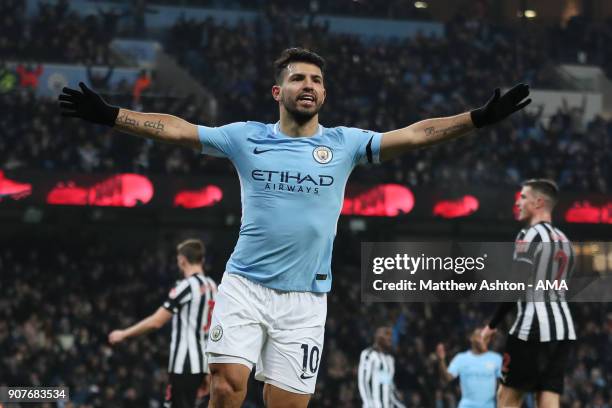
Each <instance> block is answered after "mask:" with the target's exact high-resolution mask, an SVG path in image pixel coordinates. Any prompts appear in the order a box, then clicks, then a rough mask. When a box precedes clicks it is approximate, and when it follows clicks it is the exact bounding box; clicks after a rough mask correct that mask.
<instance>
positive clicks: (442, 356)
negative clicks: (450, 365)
mask: <svg viewBox="0 0 612 408" xmlns="http://www.w3.org/2000/svg"><path fill="white" fill-rule="evenodd" d="M436 355H437V356H438V358H439V359H440V360H444V359H445V358H446V349H445V348H444V344H442V343H438V345H437V346H436Z"/></svg>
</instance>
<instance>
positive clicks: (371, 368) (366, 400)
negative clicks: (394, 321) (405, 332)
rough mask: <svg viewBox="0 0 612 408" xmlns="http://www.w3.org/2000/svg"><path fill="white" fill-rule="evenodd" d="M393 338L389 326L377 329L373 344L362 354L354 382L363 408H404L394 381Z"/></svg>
mask: <svg viewBox="0 0 612 408" xmlns="http://www.w3.org/2000/svg"><path fill="white" fill-rule="evenodd" d="M392 335H393V331H392V329H391V327H390V326H381V327H379V328H377V329H376V332H375V334H374V344H373V345H372V346H370V347H368V348H367V349H365V350H363V351H362V352H361V357H360V358H359V371H358V374H357V381H358V386H359V395H360V396H361V401H362V402H363V405H362V406H363V408H393V407H398V408H404V404H402V402H401V401H400V399H399V397H398V395H396V392H397V390H396V388H395V383H394V381H393V377H394V376H395V359H394V358H393V356H392V355H391V351H392V347H393V342H392Z"/></svg>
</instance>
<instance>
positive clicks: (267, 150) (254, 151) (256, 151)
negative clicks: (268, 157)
mask: <svg viewBox="0 0 612 408" xmlns="http://www.w3.org/2000/svg"><path fill="white" fill-rule="evenodd" d="M270 150H274V149H264V150H257V148H255V149H253V153H255V154H262V153H265V152H269V151H270Z"/></svg>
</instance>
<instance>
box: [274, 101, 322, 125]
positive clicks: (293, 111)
mask: <svg viewBox="0 0 612 408" xmlns="http://www.w3.org/2000/svg"><path fill="white" fill-rule="evenodd" d="M281 103H282V104H283V106H284V107H285V110H286V111H287V112H288V113H289V115H291V117H292V118H293V120H294V121H295V122H296V123H298V124H300V125H302V124H304V123H306V122H308V121H309V120H310V119H312V118H313V117H314V116H315V115H316V114H318V113H319V111H320V110H321V107H322V106H323V104H322V103H320V102H319V99H318V98H317V100H316V101H315V105H314V106H313V107H312V108H310V109H304V108H300V107H299V106H298V101H297V100H289V99H288V98H282V99H281Z"/></svg>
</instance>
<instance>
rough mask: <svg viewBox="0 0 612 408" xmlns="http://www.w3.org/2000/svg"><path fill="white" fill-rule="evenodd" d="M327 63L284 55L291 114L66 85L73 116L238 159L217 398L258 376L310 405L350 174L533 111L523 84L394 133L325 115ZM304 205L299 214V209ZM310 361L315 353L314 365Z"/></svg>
mask: <svg viewBox="0 0 612 408" xmlns="http://www.w3.org/2000/svg"><path fill="white" fill-rule="evenodd" d="M324 68H325V61H324V60H323V58H321V57H320V56H319V55H317V54H316V53H314V52H312V51H309V50H306V49H303V48H290V49H286V50H284V51H283V52H282V53H281V55H280V56H279V58H278V59H277V60H276V61H275V83H274V85H273V86H272V89H271V93H272V97H273V98H274V100H275V101H276V102H277V104H278V109H279V121H278V122H277V123H270V124H263V123H259V122H235V123H231V124H228V125H224V126H220V127H207V126H197V125H194V124H191V123H189V122H187V121H185V120H183V119H180V118H178V117H176V116H172V115H164V114H156V113H141V112H136V111H133V110H127V109H122V108H119V107H117V106H111V105H108V104H107V103H106V102H105V101H104V100H103V99H102V98H101V97H100V96H99V95H98V94H97V93H95V92H94V91H92V90H90V89H89V88H88V87H87V86H85V84H83V83H80V84H79V86H80V87H81V91H78V90H75V89H71V88H63V93H62V94H61V95H60V96H59V98H58V99H59V101H60V107H61V109H62V113H61V114H62V116H65V117H76V118H81V119H85V120H88V121H91V122H94V123H98V124H102V125H107V126H111V127H114V128H115V129H117V130H121V131H124V132H127V133H131V134H134V135H138V136H142V137H145V138H148V139H152V140H157V141H164V142H168V143H174V144H179V145H183V146H187V147H191V148H193V149H197V150H200V151H201V152H203V153H207V154H210V155H215V156H221V157H227V158H229V159H230V160H231V161H232V163H233V164H234V166H235V167H236V170H237V171H238V173H239V176H240V180H241V182H242V185H243V188H242V211H243V217H242V227H241V229H240V236H239V238H238V242H237V244H236V247H235V249H234V252H233V253H232V255H231V257H230V259H229V261H228V263H227V268H226V272H227V273H226V274H225V275H224V277H223V279H222V282H221V285H220V286H219V297H218V299H217V307H216V308H215V311H214V313H213V317H212V320H213V322H212V329H211V336H210V338H209V342H208V353H209V355H210V363H211V375H212V382H211V404H212V405H213V406H223V407H238V406H240V405H241V404H242V402H243V401H244V399H245V397H246V392H247V384H248V379H249V374H250V372H251V370H252V368H253V366H256V375H255V378H256V379H258V380H261V381H264V382H265V385H264V400H265V402H266V405H268V406H271V407H274V406H283V407H286V406H295V407H304V406H307V405H308V402H309V400H310V397H311V395H312V394H313V393H314V391H315V385H316V379H317V374H318V368H319V359H320V355H321V353H322V350H323V338H324V332H325V319H326V316H327V298H326V293H327V292H329V291H330V290H331V281H332V273H331V255H332V247H333V241H334V238H335V234H336V225H337V223H338V218H339V216H340V211H341V209H342V203H343V198H344V190H345V186H346V183H347V180H348V177H349V175H350V174H351V172H352V171H353V169H354V168H355V167H356V166H357V165H358V164H366V163H378V162H380V161H384V160H390V159H393V158H396V157H397V156H399V155H401V154H404V153H407V152H409V151H412V150H415V149H418V148H422V147H427V146H432V145H435V144H438V143H442V142H446V141H450V140H452V139H456V138H458V137H460V136H465V135H467V134H469V133H471V132H472V131H473V130H474V129H477V128H482V127H485V126H488V125H492V124H495V123H497V122H499V121H501V120H503V119H505V118H506V117H508V116H510V115H511V114H512V113H514V112H516V111H518V110H521V109H523V108H524V107H525V106H527V105H528V104H529V103H530V102H531V99H526V98H527V97H528V96H529V86H528V85H526V84H518V85H516V86H514V87H513V88H511V89H510V90H508V91H507V92H506V93H505V94H503V95H502V94H501V91H500V89H499V88H497V89H495V91H494V93H493V96H492V97H491V98H490V99H489V100H488V101H487V102H486V104H485V105H484V106H482V107H480V108H477V109H474V110H472V111H469V112H464V113H461V114H458V115H454V116H448V117H441V118H432V119H425V120H421V121H419V122H416V123H414V124H412V125H410V126H407V127H404V128H401V129H396V130H392V131H390V132H386V133H384V134H382V133H378V132H373V131H369V130H362V129H358V128H348V127H342V126H340V127H334V128H326V127H323V126H321V125H320V124H319V116H318V114H319V110H320V109H321V107H322V106H323V103H324V102H325V97H326V90H325V86H324ZM296 214H299V215H300V216H299V217H296ZM303 362H311V363H309V364H304V363H303Z"/></svg>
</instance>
